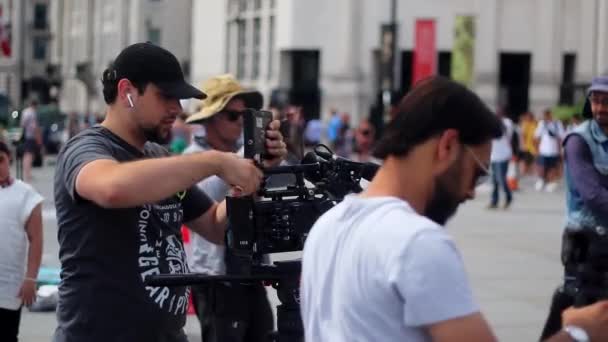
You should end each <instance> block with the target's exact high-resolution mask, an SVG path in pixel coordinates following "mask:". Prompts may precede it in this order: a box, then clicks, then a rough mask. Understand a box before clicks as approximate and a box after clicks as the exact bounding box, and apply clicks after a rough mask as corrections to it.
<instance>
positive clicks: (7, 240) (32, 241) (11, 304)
mask: <svg viewBox="0 0 608 342" xmlns="http://www.w3.org/2000/svg"><path fill="white" fill-rule="evenodd" d="M10 160H11V154H10V151H9V149H8V147H7V146H6V144H5V143H4V142H2V141H0V322H1V323H2V324H1V325H2V329H0V341H7V342H12V341H17V337H18V335H19V321H20V317H21V306H22V305H24V304H25V305H26V306H30V305H31V304H32V303H33V302H34V299H35V297H36V278H37V277H38V268H39V267H40V260H41V257H42V212H41V203H42V197H41V196H40V195H39V194H38V193H37V192H36V191H35V190H34V189H33V188H32V187H31V186H30V185H29V184H26V183H24V182H22V181H20V180H15V179H13V178H11V176H10V167H9V164H10ZM28 245H29V247H28Z"/></svg>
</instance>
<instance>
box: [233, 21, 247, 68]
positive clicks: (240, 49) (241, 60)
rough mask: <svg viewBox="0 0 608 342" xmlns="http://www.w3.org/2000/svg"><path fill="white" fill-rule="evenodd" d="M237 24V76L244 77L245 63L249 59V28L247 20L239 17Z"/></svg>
mask: <svg viewBox="0 0 608 342" xmlns="http://www.w3.org/2000/svg"><path fill="white" fill-rule="evenodd" d="M236 25H237V38H236V41H237V45H236V48H237V52H236V54H237V56H236V58H237V59H236V77H237V78H243V77H244V76H245V63H246V61H247V30H246V27H245V20H242V19H239V20H237V22H236Z"/></svg>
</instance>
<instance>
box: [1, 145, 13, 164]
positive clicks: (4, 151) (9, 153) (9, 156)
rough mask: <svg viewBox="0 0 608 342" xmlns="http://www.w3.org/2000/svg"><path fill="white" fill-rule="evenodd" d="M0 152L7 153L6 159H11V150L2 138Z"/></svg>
mask: <svg viewBox="0 0 608 342" xmlns="http://www.w3.org/2000/svg"><path fill="white" fill-rule="evenodd" d="M0 153H6V155H8V160H11V150H10V149H9V148H8V145H7V144H6V143H4V141H2V140H0Z"/></svg>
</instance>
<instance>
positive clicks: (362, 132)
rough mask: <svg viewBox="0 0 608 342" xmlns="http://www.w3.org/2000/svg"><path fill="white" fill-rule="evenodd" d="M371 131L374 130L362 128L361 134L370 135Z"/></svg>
mask: <svg viewBox="0 0 608 342" xmlns="http://www.w3.org/2000/svg"><path fill="white" fill-rule="evenodd" d="M371 133H372V132H371V131H370V130H369V129H364V130H362V131H361V134H362V135H364V136H368V135H370V134H371Z"/></svg>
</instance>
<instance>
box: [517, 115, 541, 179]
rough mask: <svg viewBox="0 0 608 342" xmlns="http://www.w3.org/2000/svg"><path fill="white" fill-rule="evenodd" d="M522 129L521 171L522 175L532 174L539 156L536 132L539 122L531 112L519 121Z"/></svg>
mask: <svg viewBox="0 0 608 342" xmlns="http://www.w3.org/2000/svg"><path fill="white" fill-rule="evenodd" d="M519 125H520V129H521V141H522V148H521V152H520V156H519V169H520V173H521V174H522V175H526V174H530V173H531V172H532V166H533V165H534V160H535V159H536V155H537V154H538V148H537V145H536V140H535V138H534V132H535V131H536V126H537V125H538V122H537V121H536V118H535V117H534V114H532V113H531V112H526V113H523V114H522V115H521V116H520V121H519Z"/></svg>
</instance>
